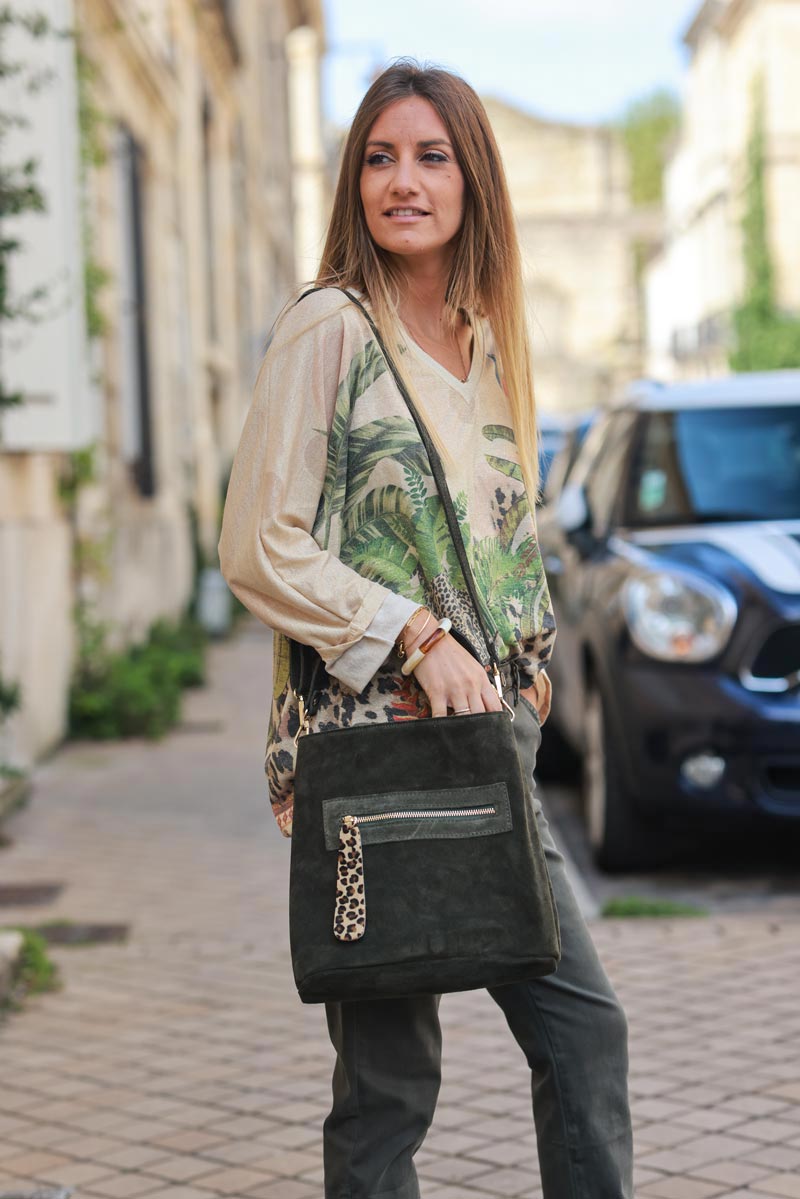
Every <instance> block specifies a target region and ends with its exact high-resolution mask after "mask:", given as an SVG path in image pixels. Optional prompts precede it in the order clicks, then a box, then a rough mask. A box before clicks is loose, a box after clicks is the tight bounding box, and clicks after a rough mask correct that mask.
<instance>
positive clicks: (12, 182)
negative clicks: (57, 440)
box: [0, 4, 53, 412]
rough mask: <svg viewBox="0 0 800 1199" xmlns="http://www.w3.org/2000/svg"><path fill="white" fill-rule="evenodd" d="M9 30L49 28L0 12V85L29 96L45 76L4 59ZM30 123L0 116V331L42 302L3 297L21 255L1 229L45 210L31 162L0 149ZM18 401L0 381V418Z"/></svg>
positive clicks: (42, 19) (8, 10)
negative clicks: (12, 82)
mask: <svg viewBox="0 0 800 1199" xmlns="http://www.w3.org/2000/svg"><path fill="white" fill-rule="evenodd" d="M12 29H18V30H24V31H25V32H26V33H27V34H28V35H29V36H30V37H31V38H33V39H34V40H38V39H40V38H43V37H45V36H47V35H49V34H51V33H52V32H53V28H52V25H51V24H50V22H49V21H48V19H47V17H46V16H45V15H44V14H42V13H19V12H15V11H14V10H13V8H12V7H11V5H8V4H7V5H3V6H1V7H0V79H3V80H6V79H17V80H18V81H19V82H20V83H21V84H22V86H23V88H24V90H25V91H27V92H28V93H29V94H30V93H33V92H35V91H37V90H38V89H40V88H41V87H43V86H45V85H46V84H47V82H48V74H47V72H42V71H37V70H36V69H34V68H32V67H31V66H30V64H29V63H26V62H21V61H19V60H15V59H12V58H11V57H9V55H8V51H7V46H8V35H9V33H10V32H11V31H12ZM29 125H30V122H29V121H28V119H27V118H26V117H25V115H24V114H23V113H21V112H0V322H2V324H3V325H8V324H11V323H18V322H20V321H28V322H33V321H36V320H38V319H39V307H40V305H41V304H43V303H44V301H45V300H46V298H47V288H46V287H45V286H44V285H40V286H37V287H32V288H30V289H29V290H28V291H27V292H26V293H25V294H24V295H16V296H14V297H13V298H12V296H11V294H10V292H9V279H10V267H11V260H12V258H13V256H14V255H15V254H17V253H19V251H20V250H21V249H22V242H21V241H20V240H19V238H18V237H14V236H13V235H11V234H9V232H8V231H7V228H4V227H3V223H4V222H5V221H7V220H8V218H13V217H16V216H21V215H22V214H23V213H25V212H44V211H45V210H46V204H45V198H44V193H43V192H42V190H41V188H40V187H39V184H38V183H37V167H38V164H37V161H36V158H35V156H34V155H29V156H27V157H26V158H24V159H23V160H22V161H17V162H10V161H9V159H8V153H7V150H6V147H5V145H4V143H5V140H6V138H7V136H8V134H9V132H10V131H11V130H12V129H25V128H27V127H28V126H29ZM22 401H23V396H22V394H21V393H20V392H19V391H11V390H9V389H8V388H6V386H5V383H4V381H3V378H2V375H0V412H2V410H3V409H4V408H13V407H16V406H17V405H18V404H21V403H22Z"/></svg>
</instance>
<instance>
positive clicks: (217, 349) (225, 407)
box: [0, 0, 325, 765]
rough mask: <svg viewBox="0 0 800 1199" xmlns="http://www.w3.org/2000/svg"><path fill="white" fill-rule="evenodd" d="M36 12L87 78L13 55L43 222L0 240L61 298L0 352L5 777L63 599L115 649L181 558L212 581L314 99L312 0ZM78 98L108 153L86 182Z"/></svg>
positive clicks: (65, 662)
mask: <svg viewBox="0 0 800 1199" xmlns="http://www.w3.org/2000/svg"><path fill="white" fill-rule="evenodd" d="M73 5H74V7H73ZM36 7H37V9H40V10H41V9H42V8H44V9H45V10H47V11H48V12H49V14H50V16H51V17H52V19H53V21H54V23H55V24H56V25H57V26H58V27H60V28H64V27H68V28H73V27H74V28H75V29H76V31H77V35H78V43H79V46H80V53H81V61H82V62H83V63H85V64H89V66H90V68H91V69H90V72H89V77H88V82H87V83H85V84H84V85H83V87H84V89H85V90H84V91H83V92H81V91H80V89H79V85H78V79H77V77H76V67H75V63H76V59H75V48H76V47H75V42H74V41H73V40H70V39H67V40H64V39H62V40H61V41H60V42H56V40H55V39H43V40H42V42H41V44H39V43H37V44H36V45H35V46H34V47H33V48H30V47H29V48H27V49H26V52H27V53H35V54H37V55H40V56H42V58H43V60H47V61H48V62H49V60H50V59H52V60H53V62H52V64H51V65H53V66H54V67H55V73H54V83H53V85H52V86H51V87H49V88H45V89H43V91H42V94H41V99H40V100H37V101H36V105H34V107H33V108H32V109H31V112H32V120H33V126H32V128H31V129H30V130H29V132H28V136H29V137H30V138H32V139H34V140H35V141H36V147H37V153H38V156H39V158H40V163H41V171H42V174H41V180H42V184H43V186H44V188H45V191H46V192H47V194H48V200H49V203H48V211H47V213H46V214H36V215H30V216H26V217H25V218H24V219H23V220H22V221H21V222H20V233H21V236H22V239H23V241H24V242H25V243H26V249H25V251H24V253H23V254H22V255H20V256H19V257H18V260H17V263H16V273H17V279H16V285H17V286H18V287H19V288H22V287H23V286H24V285H25V284H26V283H28V282H30V281H38V280H40V279H42V278H47V279H51V278H52V279H53V280H54V284H53V286H54V287H57V288H58V289H60V290H59V291H58V298H59V304H56V305H54V306H52V307H53V311H52V313H51V314H50V315H49V316H48V318H47V319H46V320H44V321H42V322H41V323H40V324H39V325H38V326H36V327H33V328H32V329H31V330H29V331H28V332H27V333H26V334H25V335H24V336H22V337H20V336H17V334H16V333H15V334H14V336H13V337H12V336H11V334H10V333H8V331H6V330H4V331H3V347H2V348H3V358H2V369H3V371H4V374H5V373H7V374H8V375H9V379H10V381H11V382H13V383H14V384H16V385H19V386H20V387H21V389H22V390H23V391H24V393H25V395H26V402H25V403H24V404H23V405H22V406H20V407H19V408H14V409H10V410H8V411H7V412H5V413H4V414H3V416H2V418H0V434H1V436H2V441H1V442H0V674H2V677H3V678H5V679H6V680H16V681H18V682H19V683H20V684H21V688H22V694H23V707H22V710H21V712H20V713H19V714H18V715H16V716H15V717H14V718H13V724H12V733H13V737H12V757H13V759H14V761H15V762H16V763H17V764H21V765H27V764H28V763H30V762H31V761H32V760H34V759H35V758H36V757H37V756H39V755H41V754H42V753H43V752H44V751H46V750H47V749H48V748H49V747H51V746H53V745H54V744H56V743H57V742H58V741H59V739H60V738H61V737H62V736H63V733H64V731H65V719H66V702H67V694H68V684H69V679H70V675H71V671H72V667H73V663H74V656H75V646H76V636H75V628H74V620H73V605H74V603H75V600H76V599H77V598H78V596H79V595H80V596H82V597H83V598H84V599H89V600H90V601H91V603H92V605H93V610H94V611H95V612H96V615H97V617H98V619H102V620H104V621H107V622H108V623H109V626H110V629H111V637H112V641H113V640H116V641H117V642H118V643H123V642H130V641H132V640H136V639H139V638H140V637H141V636H142V635H143V634H144V633H145V632H146V630H147V628H148V627H149V625H150V624H151V623H152V622H153V621H154V620H155V619H157V618H158V617H160V616H177V615H178V614H179V613H180V611H181V610H182V609H183V608H184V606H185V605H186V603H187V601H188V599H189V597H190V594H191V589H192V584H193V579H194V561H195V547H196V545H197V544H198V543H199V546H200V547H201V548H202V552H203V553H204V554H205V555H206V556H207V557H208V558H209V559H210V560H213V555H214V553H215V549H216V541H217V532H218V524H219V517H220V509H221V502H222V488H223V485H224V480H225V477H226V473H227V469H228V466H229V464H230V461H231V459H232V457H233V454H234V451H235V448H236V444H237V441H238V436H239V431H240V428H241V424H242V420H243V418H244V414H245V412H246V409H247V406H248V404H249V401H250V396H251V391H252V384H253V381H254V378H255V373H256V369H257V364H258V361H259V358H260V356H261V352H262V349H263V345H264V341H265V337H266V334H267V332H268V330H269V326H270V324H271V322H272V319H273V318H274V316H275V315H276V313H277V311H278V310H279V308H280V307H281V305H282V303H283V302H284V300H285V298H286V295H287V292H288V290H289V289H290V288H291V287H292V286H293V285H294V283H295V280H296V260H295V234H296V230H297V228H298V226H299V227H300V229H301V232H302V237H303V240H304V243H305V245H306V251H305V252H306V254H307V255H311V254H313V245H314V242H315V240H316V242H317V243H318V242H319V240H320V238H321V230H319V231H318V233H317V234H316V238H315V232H314V221H315V219H316V220H319V219H320V218H319V212H320V211H321V209H322V207H324V204H323V201H321V200H320V198H319V197H320V193H321V192H324V188H325V179H324V172H322V171H321V170H320V169H319V162H320V161H321V158H322V156H321V155H320V154H318V153H316V151H315V148H316V147H317V146H318V143H319V138H320V132H319V131H320V128H321V113H320V111H319V102H318V94H319V93H318V87H317V92H316V97H317V99H316V101H314V99H313V98H312V100H311V101H309V99H308V97H307V96H306V99H305V101H304V104H303V108H302V111H301V112H299V113H297V112H295V113H292V111H291V104H292V96H293V94H294V95H296V94H297V92H298V88H297V87H296V86H294V85H293V74H292V73H293V71H295V70H299V71H301V73H302V76H303V79H304V81H305V82H306V84H307V83H308V80H309V79H313V78H314V77H315V76H316V77H318V75H319V70H320V57H321V54H322V51H323V28H322V15H321V4H320V3H319V0H37V3H36ZM298 62H299V66H296V65H295V64H296V63H298ZM79 94H81V95H83V96H84V97H87V96H88V97H90V100H91V105H92V106H93V108H94V109H95V110H96V111H97V113H98V114H99V115H100V121H99V124H98V136H99V138H100V140H101V142H102V144H103V147H104V150H105V159H104V161H102V162H100V163H98V164H96V165H93V166H91V167H90V168H89V170H88V173H86V177H85V179H84V180H83V182H81V178H80V170H79V156H80V153H79V152H80V144H81V138H80V129H79V125H81V122H80V121H79V104H78V98H79ZM12 100H13V98H12ZM3 102H4V104H5V103H7V102H9V97H8V96H7V95H5V96H4V97H3ZM308 125H310V126H311V127H310V128H307V126H308ZM309 146H310V147H312V152H311V153H309V152H308V147H309ZM302 155H305V157H302V159H301V156H302ZM301 174H302V176H303V195H302V197H301V199H300V201H299V202H298V203H297V205H296V203H295V192H296V189H297V180H298V177H299V176H300V175H301ZM315 214H316V215H315ZM84 222H85V224H86V227H87V228H88V230H89V231H90V247H91V248H90V251H89V252H90V255H91V258H92V260H93V261H94V262H96V263H97V264H98V265H99V266H101V267H102V268H103V269H104V270H105V271H106V272H107V273H108V283H107V285H106V286H105V287H104V288H103V289H102V290H101V292H100V294H99V297H98V303H99V306H100V309H101V311H102V315H103V319H104V323H105V330H104V332H102V333H101V334H100V335H99V336H97V337H95V338H93V339H91V340H90V339H89V338H88V337H87V330H86V320H85V316H84V294H83V293H84V253H85V252H86V245H85V244H84V242H83V241H82V238H81V225H82V223H84ZM89 445H93V446H94V447H95V463H96V473H95V478H94V481H92V482H90V483H89V484H88V485H87V486H85V487H83V488H82V489H81V491H80V494H79V497H78V501H77V503H76V504H74V505H71V506H70V505H68V504H65V502H64V499H63V496H61V495H60V494H59V479H61V478H62V477H63V475H64V472H65V470H66V469H67V468H68V467H69V464H70V454H71V453H73V452H74V451H78V450H81V449H82V448H85V447H86V446H89ZM194 528H196V529H197V534H196V535H195V534H194V532H193V529H194ZM78 539H79V540H80V542H81V544H83V545H84V546H86V545H88V546H89V547H90V550H91V553H90V554H89V555H87V554H84V567H85V563H86V561H87V557H92V558H93V561H94V568H93V569H91V570H86V569H84V570H83V572H82V573H81V575H80V577H78V576H76V571H75V549H76V540H78Z"/></svg>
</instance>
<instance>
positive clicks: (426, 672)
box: [414, 635, 502, 716]
mask: <svg viewBox="0 0 800 1199" xmlns="http://www.w3.org/2000/svg"><path fill="white" fill-rule="evenodd" d="M414 673H415V676H416V679H417V682H418V683H419V684H420V686H421V687H422V689H423V691H424V692H425V694H426V695H427V697H428V700H429V702H430V705H431V715H432V716H446V715H447V714H448V711H452V712H465V711H466V710H469V711H470V712H496V711H499V709H500V708H501V707H502V704H501V703H500V697H499V696H498V694H497V692H496V691H495V689H494V687H493V686H492V684H491V681H490V679H489V678H488V676H487V674H486V671H485V670H484V669H483V667H482V666H481V665H480V663H479V662H476V660H475V659H474V658H473V656H472V654H470V653H468V652H467V650H465V649H464V648H463V646H461V645H459V644H458V642H457V641H456V640H455V638H453V637H450V636H449V635H448V636H447V637H444V638H443V639H442V640H441V641H440V642H439V644H438V645H436V646H434V647H433V648H432V649H431V651H430V653H428V654H426V655H425V658H424V659H423V661H422V662H420V664H419V666H418V667H417V669H416V671H415V672H414Z"/></svg>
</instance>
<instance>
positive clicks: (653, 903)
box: [600, 895, 708, 917]
mask: <svg viewBox="0 0 800 1199" xmlns="http://www.w3.org/2000/svg"><path fill="white" fill-rule="evenodd" d="M600 914H601V916H626V917H627V916H707V915H708V909H707V908H700V907H697V906H696V905H695V904H691V903H678V902H677V901H675V900H673V899H643V898H642V897H641V896H639V895H617V896H615V897H614V898H613V899H607V900H606V902H605V903H604V904H603V910H602V912H601V913H600Z"/></svg>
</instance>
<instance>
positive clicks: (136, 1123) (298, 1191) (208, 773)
mask: <svg viewBox="0 0 800 1199" xmlns="http://www.w3.org/2000/svg"><path fill="white" fill-rule="evenodd" d="M268 641H269V638H268V635H267V634H266V633H265V632H264V631H263V630H262V629H261V628H260V626H257V625H254V624H249V625H247V626H246V628H245V629H244V630H243V632H242V633H241V634H240V635H239V637H238V639H237V640H236V641H235V642H233V643H232V644H227V645H223V646H219V647H216V648H215V649H214V650H213V653H212V676H213V686H212V687H211V688H209V689H208V690H206V691H204V692H202V693H196V694H194V695H191V696H190V697H189V702H188V704H187V710H186V724H185V726H184V728H183V729H182V730H181V731H179V732H176V733H174V734H173V735H171V736H170V737H169V738H167V739H166V740H165V741H163V742H162V743H159V744H156V745H150V744H144V743H141V742H137V743H127V744H124V745H121V746H120V745H97V746H96V745H78V746H72V747H70V748H68V749H67V750H65V751H64V752H61V753H59V754H58V755H56V756H55V757H54V758H53V759H52V760H51V761H50V762H49V763H48V764H46V765H45V766H44V767H43V768H42V769H41V771H40V772H39V775H38V778H37V781H36V791H35V795H34V799H33V801H32V803H31V805H30V806H29V808H28V809H27V810H26V811H24V812H22V813H20V814H19V815H18V816H16V817H15V818H14V820H13V822H12V823H11V824H10V825H9V828H8V831H9V833H10V834H11V837H12V838H13V845H12V846H11V847H10V848H8V849H4V850H0V878H2V881H3V882H33V881H36V882H58V881H62V882H64V883H65V888H64V891H63V893H62V895H61V896H60V898H59V900H58V901H57V902H56V903H54V904H51V905H50V906H48V907H47V908H16V909H11V908H8V909H3V910H0V925H2V924H13V923H15V922H28V923H33V922H38V921H40V920H44V919H50V918H54V917H66V918H70V919H73V920H87V921H97V920H100V921H117V920H119V921H124V922H129V923H130V924H131V937H130V940H129V942H128V943H127V944H126V945H121V946H119V945H118V946H107V947H93V948H83V949H78V948H75V949H69V950H68V949H61V950H59V951H57V952H56V953H55V956H56V957H57V960H58V962H59V964H60V966H61V968H62V972H63V977H64V980H65V987H64V990H63V991H62V992H61V993H57V994H51V995H45V996H42V997H38V998H36V999H33V1000H30V1001H29V1002H28V1004H27V1005H26V1007H25V1010H24V1011H23V1012H22V1013H20V1014H17V1015H15V1016H12V1017H11V1018H10V1020H9V1021H8V1022H7V1023H6V1024H5V1025H4V1026H3V1028H2V1029H1V1030H0V1195H2V1193H3V1192H8V1191H13V1190H18V1189H28V1190H32V1189H33V1185H34V1182H36V1183H40V1184H63V1185H70V1186H74V1187H75V1193H76V1197H77V1196H82V1195H87V1196H90V1195H92V1196H97V1197H98V1199H138V1197H139V1196H147V1199H211V1196H214V1195H220V1196H241V1197H244V1196H247V1197H252V1199H321V1196H322V1182H321V1179H322V1170H321V1160H320V1158H321V1152H320V1125H321V1122H322V1119H323V1117H324V1115H325V1112H326V1110H327V1106H328V1100H329V1094H330V1083H329V1077H330V1068H331V1051H330V1048H329V1045H328V1042H327V1038H326V1035H325V1031H324V1027H323V1012H322V1010H321V1009H320V1008H318V1007H304V1006H302V1005H301V1004H300V1003H299V1001H298V1000H297V999H296V996H295V993H294V988H293V984H292V981H291V970H290V964H289V958H288V952H287V932H286V877H287V866H288V844H287V843H286V842H285V841H284V840H283V839H282V838H280V837H279V836H278V834H277V832H276V830H275V829H274V828H273V826H272V818H271V816H270V814H269V812H268V808H267V801H266V792H265V786H264V780H263V775H262V770H261V758H262V753H263V746H264V738H265V732H266V713H267V703H268V691H269V679H270V670H269V661H268V649H267V647H268ZM546 802H547V801H546V797H545V804H546ZM592 930H593V935H594V937H595V940H596V943H597V945H598V948H599V951H600V954H601V956H602V958H603V961H604V962H605V965H606V968H607V970H608V972H609V975H610V977H611V979H612V982H613V983H614V985H615V987H616V989H617V991H618V993H619V995H620V997H621V999H622V1001H623V1004H624V1005H625V1008H626V1010H627V1012H628V1016H629V1022H630V1026H631V1055H632V1069H631V1090H632V1095H633V1103H634V1109H633V1110H634V1119H635V1125H636V1141H637V1162H638V1165H637V1187H638V1189H637V1195H639V1196H642V1197H643V1196H652V1197H653V1199H711V1197H712V1196H720V1197H724V1199H744V1197H745V1196H747V1197H749V1199H756V1197H758V1196H762V1197H764V1199H766V1197H775V1196H784V1197H787V1199H800V1002H799V1001H798V984H799V983H800V904H799V905H798V910H797V911H796V912H793V911H792V910H791V909H789V910H786V911H781V913H780V914H779V915H777V916H776V915H774V914H772V915H769V916H758V915H751V914H748V915H744V916H727V915H726V916H724V917H712V918H709V919H702V920H686V921H680V920H670V921H602V920H599V921H594V922H593V923H592ZM442 1014H443V1022H444V1025H445V1081H444V1086H443V1089H442V1097H441V1101H440V1105H439V1111H438V1114H437V1118H436V1124H435V1127H434V1129H433V1130H432V1132H431V1134H430V1136H429V1138H428V1140H427V1142H426V1144H425V1146H424V1148H423V1150H422V1151H421V1152H420V1154H419V1156H418V1161H419V1167H420V1175H421V1178H422V1180H423V1194H424V1197H425V1199H496V1197H498V1196H503V1197H512V1196H520V1195H524V1196H526V1197H531V1196H536V1195H540V1194H541V1191H540V1189H539V1186H538V1171H537V1167H536V1150H535V1136H534V1132H533V1125H532V1120H531V1117H530V1098H529V1081H528V1078H527V1076H526V1070H525V1067H524V1064H523V1062H522V1059H521V1056H520V1054H519V1051H518V1050H517V1048H516V1046H515V1044H514V1043H513V1041H512V1040H511V1037H510V1034H508V1032H507V1031H506V1029H505V1026H504V1024H503V1022H502V1017H501V1016H500V1013H499V1011H498V1010H497V1009H496V1008H495V1006H494V1005H493V1004H492V1002H491V1000H490V999H489V998H488V996H486V995H485V994H484V993H482V992H481V993H473V994H469V995H460V996H450V997H446V998H445V1000H444V1001H443V1004H442ZM564 1199H569V1197H567V1196H565V1197H564ZM609 1199H611V1197H609Z"/></svg>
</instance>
